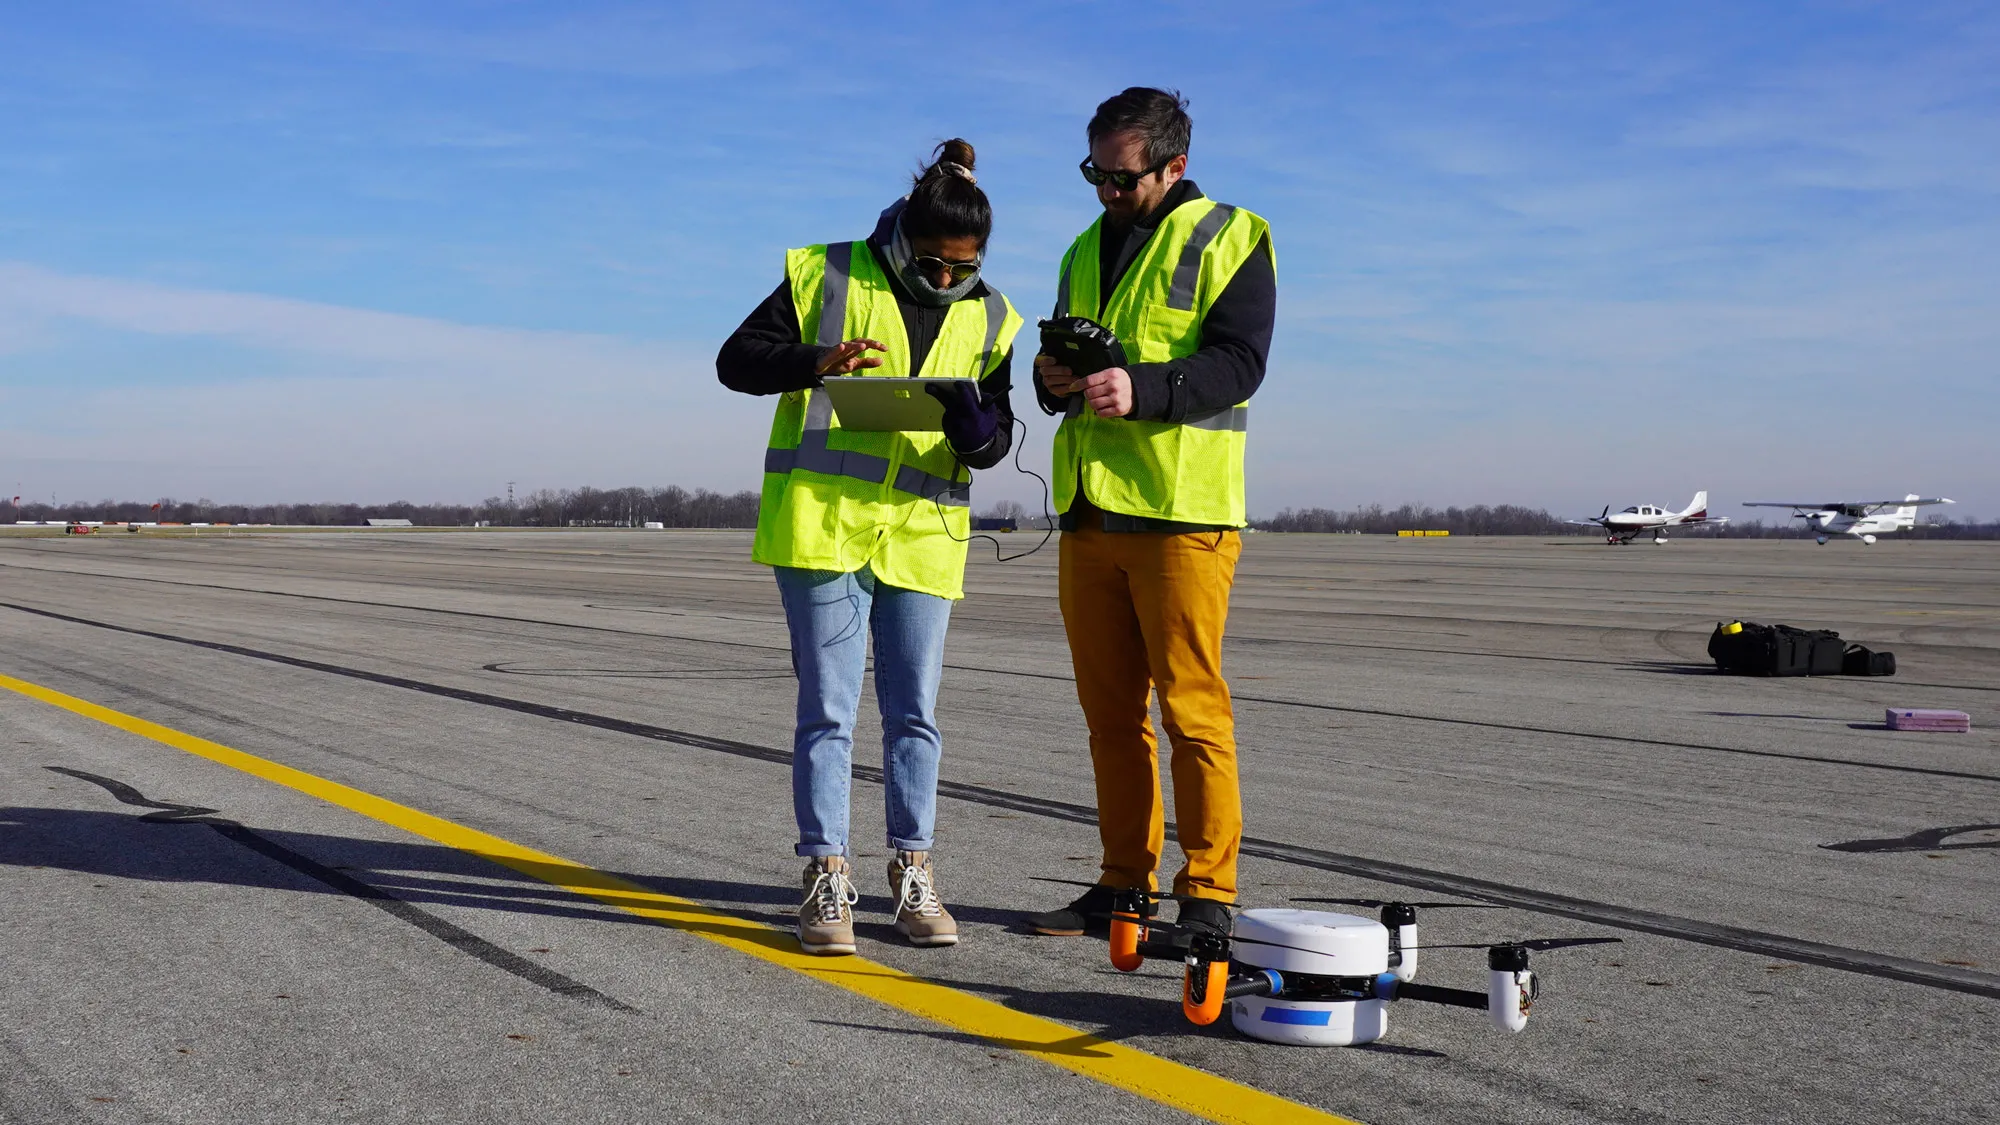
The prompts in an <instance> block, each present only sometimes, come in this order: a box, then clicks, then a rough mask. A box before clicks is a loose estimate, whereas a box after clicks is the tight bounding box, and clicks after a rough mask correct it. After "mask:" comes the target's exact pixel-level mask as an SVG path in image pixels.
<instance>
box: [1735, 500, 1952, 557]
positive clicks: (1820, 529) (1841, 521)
mask: <svg viewBox="0 0 2000 1125" xmlns="http://www.w3.org/2000/svg"><path fill="white" fill-rule="evenodd" d="M1956 503H1958V501H1956V500H1950V499H1946V498H1945V497H1942V496H1939V497H1934V498H1931V499H1925V498H1923V497H1920V496H1918V495H1917V494H1916V493H1914V492H1912V493H1910V494H1909V495H1908V496H1905V497H1903V498H1902V499H1901V500H1848V501H1845V502H1840V501H1835V502H1832V503H1825V504H1818V503H1814V504H1793V503H1787V502H1785V501H1782V500H1750V501H1746V502H1745V503H1744V505H1743V506H1744V507H1746V508H1790V509H1791V510H1792V518H1793V519H1801V520H1804V521H1806V527H1808V528H1810V529H1811V530H1812V533H1813V538H1815V539H1817V540H1819V545H1820V546H1822V547H1824V546H1826V541H1827V540H1828V539H1831V538H1832V537H1834V536H1836V535H1846V536H1850V537H1852V538H1855V539H1859V540H1861V541H1862V542H1863V543H1873V542H1875V537H1876V536H1877V535H1887V534H1889V533H1890V532H1893V531H1908V530H1910V529H1911V528H1913V527H1915V526H1917V509H1918V508H1920V507H1923V506H1925V505H1929V504H1956ZM1884 508H1894V509H1896V510H1895V511H1893V512H1883V511H1882V509H1884ZM1878 513H1879V514H1878Z"/></svg>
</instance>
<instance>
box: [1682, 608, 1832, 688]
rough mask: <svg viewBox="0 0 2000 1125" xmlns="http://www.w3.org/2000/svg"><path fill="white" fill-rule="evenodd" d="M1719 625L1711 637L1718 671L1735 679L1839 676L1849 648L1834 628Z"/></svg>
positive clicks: (1742, 623)
mask: <svg viewBox="0 0 2000 1125" xmlns="http://www.w3.org/2000/svg"><path fill="white" fill-rule="evenodd" d="M1734 624H1735V625H1736V631H1735V632H1728V631H1727V630H1728V629H1729V625H1727V624H1724V625H1717V626H1716V627H1715V632H1714V633H1713V634H1712V635H1710V637H1709V638H1708V655H1709V656H1710V657H1711V658H1713V659H1714V660H1715V669H1716V671H1718V672H1722V673H1724V674H1725V675H1735V676H1837V675H1839V674H1840V671H1841V661H1842V660H1843V659H1844V658H1845V656H1846V654H1847V646H1846V645H1844V644H1842V643H1841V640H1840V634H1839V633H1836V632H1833V631H1832V630H1830V629H1812V630H1807V629H1794V628H1792V627H1791V626H1790V625H1759V624H1756V623H1755V622H1751V621H1742V622H1735V623H1734Z"/></svg>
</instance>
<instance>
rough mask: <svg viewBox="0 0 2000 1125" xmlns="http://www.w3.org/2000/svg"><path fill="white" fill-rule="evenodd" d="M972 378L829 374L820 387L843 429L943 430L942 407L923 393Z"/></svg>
mask: <svg viewBox="0 0 2000 1125" xmlns="http://www.w3.org/2000/svg"><path fill="white" fill-rule="evenodd" d="M972 382H977V380H974V379H893V378H889V377H887V376H882V375H831V376H828V377H827V378H826V379H824V380H822V381H821V388H822V390H823V392H824V393H825V394H826V396H827V397H828V398H829V399H832V400H833V413H834V416H835V417H837V418H839V419H840V428H841V429H844V430H929V431H931V432H934V433H935V432H937V431H940V430H942V429H944V404H943V403H941V402H939V401H938V400H937V399H935V398H932V397H931V395H930V393H929V392H928V391H926V390H924V388H925V387H927V386H929V385H931V384H932V383H972Z"/></svg>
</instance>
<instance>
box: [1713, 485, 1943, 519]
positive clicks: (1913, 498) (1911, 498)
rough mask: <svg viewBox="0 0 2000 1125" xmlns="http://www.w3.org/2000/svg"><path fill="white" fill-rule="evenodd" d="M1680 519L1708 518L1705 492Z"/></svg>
mask: <svg viewBox="0 0 2000 1125" xmlns="http://www.w3.org/2000/svg"><path fill="white" fill-rule="evenodd" d="M1911 499H1915V497H1911ZM1680 518H1682V519H1684V520H1704V519H1707V518H1708V493H1707V491H1706V490H1704V491H1701V492H1697V493H1695V494H1694V499H1693V500H1691V501H1689V502H1688V506H1687V511H1685V512H1682V513H1681V515H1680Z"/></svg>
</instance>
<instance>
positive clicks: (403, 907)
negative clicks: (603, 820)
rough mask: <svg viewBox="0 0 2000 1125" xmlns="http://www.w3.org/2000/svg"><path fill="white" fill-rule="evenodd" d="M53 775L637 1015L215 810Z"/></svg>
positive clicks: (72, 772) (523, 973)
mask: <svg viewBox="0 0 2000 1125" xmlns="http://www.w3.org/2000/svg"><path fill="white" fill-rule="evenodd" d="M43 768H44V769H47V770H51V771H53V772H55V773H60V774H67V775H68V776H70V777H74V778H76V779H77V780H79V781H88V782H89V783H91V784H92V785H95V786H97V787H98V788H100V789H102V790H104V791H105V792H107V793H109V794H111V796H112V797H113V798H115V799H116V800H117V801H118V802H119V803H120V804H125V805H133V806H136V807H138V808H144V809H155V810H158V811H156V812H150V813H147V814H146V815H144V816H142V817H140V818H139V819H140V820H141V821H144V822H147V823H150V824H205V825H207V826H208V827H210V828H213V829H215V831H216V832H218V833H220V834H221V835H222V836H223V837H224V838H225V839H228V840H230V841H233V842H235V843H237V844H240V845H242V846H243V847H245V848H248V849H250V850H251V851H253V852H256V853H257V854H258V855H261V856H263V857H265V858H266V859H270V860H274V861H276V862H277V863H280V864H282V865H284V866H286V867H289V868H291V869H292V870H293V871H296V872H298V873H299V874H301V875H304V876H305V877H306V878H308V879H314V880H317V881H318V882H321V883H324V884H326V885H327V886H328V887H331V888H333V889H334V890H336V891H339V892H340V893H342V894H345V895H349V896H351V897H353V898H358V899H360V900H361V901H363V902H366V903H368V904H369V905H370V906H373V907H376V908H377V909H380V910H381V911H383V912H384V913H386V914H388V915H390V916H391V917H394V918H396V919H398V920H400V921H403V922H407V923H409V924H410V925H412V926H415V927H416V928H418V929H420V930H422V931H423V932H425V933H427V934H429V935H431V936H432V937H434V938H436V939H438V940H439V941H442V942H444V943H445V944H446V945H449V946H451V947H452V948H453V949H456V950H458V951H459V952H461V953H466V954H470V955H471V956H473V957H476V958H478V959H479V960H481V961H484V962H486V963H487V964H488V965H491V966H493V967H494V968H496V969H499V970H501V971H502V972H506V973H512V974H513V975H515V976H517V977H520V978H521V979H522V980H525V981H527V982H528V983H530V984H534V985H539V986H540V987H542V988H545V989H548V990H549V991H550V992H553V993H555V994H556V995H558V996H565V997H568V998H569V999H571V1000H578V1001H582V1002H583V1003H586V1004H597V1005H602V1006H603V1007H606V1008H610V1009H611V1010H613V1011H617V1012H637V1011H638V1010H639V1009H637V1008H634V1007H632V1006H631V1005H630V1004H627V1003H625V1002H624V1001H622V1000H618V999H615V998H613V997H611V996H607V995H605V994H604V993H602V992H599V991H598V990H597V989H595V988H592V987H590V986H589V985H587V984H584V983H583V982H581V981H578V980H574V979H572V978H570V977H567V976H564V975H563V974H561V973H559V972H556V971H555V970H554V969H551V968H549V967H547V966H546V965H538V964H536V963H535V962H533V961H530V960H528V959H527V958H525V957H522V956H521V955H519V954H517V953H513V952H510V951H509V950H506V949H502V948H501V947H500V946H497V945H495V944H493V943H492V942H490V941H487V940H486V939H485V938H483V937H480V936H479V935H478V934H475V933H473V932H472V931H471V930H468V929H465V928H464V927H463V926H459V925H455V924H453V923H451V922H448V921H446V920H445V919H443V918H440V917H438V916H437V915H435V914H432V913H431V912H429V911H427V910H424V909H422V908H420V907H418V906H415V905H413V904H412V903H409V902H405V901H404V900H402V899H400V898H396V897H395V896H393V895H390V894H388V893H386V892H384V891H383V890H381V888H379V887H375V886H371V885H370V884H368V883H364V882H362V881H361V880H359V879H356V878H355V877H353V876H352V875H349V874H347V873H346V872H344V871H337V870H335V869H333V868H331V867H328V866H326V865H325V864H323V863H320V862H319V861H318V860H315V859H313V858H311V857H310V856H306V855H302V854H300V853H299V852H295V851H293V850H292V849H290V848H288V847H286V846H284V845H283V844H280V843H278V842H277V841H276V840H273V839H271V838H270V837H268V836H265V835H263V834H262V833H260V832H257V831H256V830H254V829H251V828H246V827H244V826H243V825H241V824H238V823H237V822H235V821H233V820H229V819H227V818H224V817H219V816H215V815H213V814H214V813H215V812H216V811H217V810H215V809H205V808H202V807H200V806H198V805H182V804H177V803H175V802H172V801H155V800H153V799H152V798H150V797H148V796H146V795H145V794H143V793H141V792H139V790H137V789H135V788H133V787H132V786H130V785H127V784H126V783H124V782H122V781H119V780H117V779H115V778H109V777H102V776H100V775H98V774H94V773H85V772H84V771H82V770H77V769H70V768H69V767H67V766H44V767H43Z"/></svg>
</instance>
